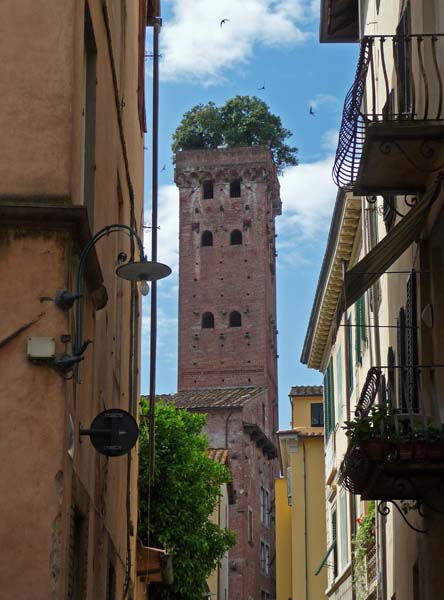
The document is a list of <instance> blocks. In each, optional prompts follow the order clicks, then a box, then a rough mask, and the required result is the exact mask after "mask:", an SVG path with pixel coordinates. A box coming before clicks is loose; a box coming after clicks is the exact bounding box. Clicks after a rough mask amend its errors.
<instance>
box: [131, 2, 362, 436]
mask: <svg viewBox="0 0 444 600" xmlns="http://www.w3.org/2000/svg"><path fill="white" fill-rule="evenodd" d="M162 10H163V28H162V32H161V54H162V58H161V64H160V74H161V87H160V125H159V128H160V137H159V164H160V173H159V184H160V188H159V225H160V230H159V249H158V259H159V260H160V261H161V262H165V263H167V264H169V265H170V266H171V267H172V268H173V275H172V276H170V277H169V278H168V279H166V280H164V281H162V282H160V283H159V285H158V297H159V309H158V312H159V321H158V365H157V384H156V388H157V392H158V393H167V392H175V391H176V386H177V289H178V280H177V249H178V193H177V190H176V188H175V185H174V181H173V177H174V171H173V165H172V153H171V137H172V134H173V132H174V130H175V128H176V127H177V125H178V124H179V122H180V120H181V118H182V115H183V113H184V112H185V111H187V110H188V109H190V108H191V107H192V106H194V105H196V104H198V103H207V102H208V101H210V100H212V101H214V102H215V103H216V104H218V105H220V104H222V103H224V102H225V101H226V100H227V99H229V98H232V97H233V96H235V95H237V94H240V95H256V96H258V97H259V98H261V99H262V100H264V101H265V102H266V103H267V104H268V105H269V107H270V110H271V111H272V112H273V113H275V114H278V115H279V116H280V117H281V119H282V122H283V126H284V127H286V128H287V129H290V130H291V131H292V132H293V137H292V139H290V140H289V143H290V144H291V145H294V146H296V147H297V148H299V154H298V158H299V165H298V166H297V167H292V168H290V169H288V170H287V171H286V172H285V174H284V175H283V177H281V178H280V182H281V198H282V203H283V214H282V216H280V217H277V219H276V225H277V233H278V238H277V251H278V258H277V306H278V317H277V320H278V329H279V336H278V344H279V347H278V351H279V366H278V368H279V406H280V408H279V412H280V428H281V429H286V428H288V425H289V420H290V406H289V401H288V392H289V390H290V388H291V386H292V385H311V384H319V383H321V382H322V378H321V375H320V374H319V373H318V372H316V371H311V370H308V369H307V368H306V367H305V366H303V365H301V364H300V362H299V357H300V354H301V348H302V343H303V340H304V336H305V332H306V329H307V324H308V318H309V315H310V310H311V305H312V302H313V297H314V292H315V288H316V283H317V278H318V275H319V269H320V265H321V261H322V258H323V253H324V250H325V243H326V235H327V233H328V226H329V220H330V217H331V213H332V210H333V205H334V201H335V197H336V188H335V186H334V184H333V182H332V179H331V167H332V163H333V154H334V151H335V147H336V139H337V132H338V129H339V125H340V118H341V111H342V103H343V100H344V98H345V94H346V92H347V90H348V88H349V87H350V85H351V83H352V81H353V76H354V71H355V68H356V60H357V53H358V47H357V45H356V44H324V45H321V44H319V42H318V29H319V0H242V2H239V0H218V1H217V2H216V0H163V3H162ZM221 19H229V21H227V22H226V23H225V24H224V25H223V27H220V21H221ZM147 33H148V37H147V53H150V52H151V51H152V50H151V43H152V42H151V32H150V30H149V29H148V30H147ZM151 69H152V62H151V59H149V58H148V59H147V61H146V74H147V77H146V96H147V115H148V128H149V131H148V135H147V138H146V143H145V146H146V147H147V148H148V149H147V151H146V162H145V223H146V224H147V225H149V224H150V218H151V206H150V200H151V198H150V195H151V176H150V173H151V154H150V149H151V138H150V130H151V106H150V96H151ZM263 85H265V90H259V89H258V88H260V87H262V86H263ZM310 106H312V107H313V110H314V112H315V115H314V116H311V115H310V114H309V108H310ZM163 167H164V168H163ZM145 242H146V244H145V245H146V248H147V249H149V242H150V239H149V237H148V236H147V237H146V240H145ZM148 337H149V296H148V297H147V298H146V299H145V300H144V305H143V338H142V384H141V389H142V393H147V391H148V383H149V382H148V373H149V354H148V348H149V339H148Z"/></svg>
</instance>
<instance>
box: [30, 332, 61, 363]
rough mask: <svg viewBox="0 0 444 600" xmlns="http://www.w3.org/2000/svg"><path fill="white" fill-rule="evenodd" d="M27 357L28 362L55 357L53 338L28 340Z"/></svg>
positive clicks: (31, 338)
mask: <svg viewBox="0 0 444 600" xmlns="http://www.w3.org/2000/svg"><path fill="white" fill-rule="evenodd" d="M27 356H28V358H29V360H50V359H53V358H54V357H55V338H53V337H30V338H28V350H27Z"/></svg>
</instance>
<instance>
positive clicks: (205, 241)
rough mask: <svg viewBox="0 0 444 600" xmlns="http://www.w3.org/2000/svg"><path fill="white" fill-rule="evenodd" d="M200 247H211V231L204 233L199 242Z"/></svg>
mask: <svg viewBox="0 0 444 600" xmlns="http://www.w3.org/2000/svg"><path fill="white" fill-rule="evenodd" d="M200 245H201V246H212V245H213V234H212V233H211V231H204V232H203V234H202V237H201V240H200Z"/></svg>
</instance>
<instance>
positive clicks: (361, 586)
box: [353, 500, 375, 600]
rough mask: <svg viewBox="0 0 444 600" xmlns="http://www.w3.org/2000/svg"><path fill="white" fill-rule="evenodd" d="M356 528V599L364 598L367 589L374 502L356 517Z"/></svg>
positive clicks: (354, 564) (373, 532)
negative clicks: (368, 555) (358, 517)
mask: <svg viewBox="0 0 444 600" xmlns="http://www.w3.org/2000/svg"><path fill="white" fill-rule="evenodd" d="M357 522H358V530H357V532H356V534H355V536H354V538H353V558H354V561H353V580H354V586H355V591H356V600H365V598H367V596H368V590H367V577H366V573H367V560H366V559H367V554H368V551H369V549H370V548H371V547H372V546H373V545H374V544H375V502H374V500H372V501H371V502H370V503H369V507H368V513H367V514H366V515H365V516H364V517H362V518H361V519H357Z"/></svg>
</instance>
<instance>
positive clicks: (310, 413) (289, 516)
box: [275, 386, 327, 600]
mask: <svg viewBox="0 0 444 600" xmlns="http://www.w3.org/2000/svg"><path fill="white" fill-rule="evenodd" d="M290 401H291V405H292V422H291V426H292V427H291V429H289V430H286V431H279V432H278V440H279V455H280V463H281V473H282V477H281V478H279V479H277V480H276V481H275V503H276V598H277V600H288V598H304V599H306V600H320V599H322V598H325V597H326V596H325V589H326V587H327V577H326V571H325V569H322V570H320V571H319V573H317V571H318V566H319V564H320V563H321V562H322V559H323V557H324V556H325V548H326V526H325V487H324V470H325V469H324V427H323V424H324V421H323V404H322V402H323V399H322V387H321V386H296V387H293V388H292V389H291V392H290Z"/></svg>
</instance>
